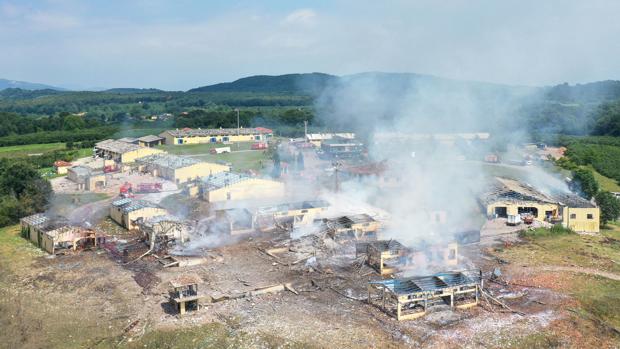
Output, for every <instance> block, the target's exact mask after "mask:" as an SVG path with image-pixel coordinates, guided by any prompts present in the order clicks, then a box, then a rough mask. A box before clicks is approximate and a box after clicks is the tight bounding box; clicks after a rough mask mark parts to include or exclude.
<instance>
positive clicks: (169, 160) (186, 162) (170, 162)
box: [136, 153, 200, 170]
mask: <svg viewBox="0 0 620 349" xmlns="http://www.w3.org/2000/svg"><path fill="white" fill-rule="evenodd" d="M136 162H139V163H145V164H152V165H157V166H161V167H165V168H169V169H173V170H176V169H179V168H183V167H188V166H192V165H196V164H198V163H200V161H198V160H194V159H192V158H186V157H182V156H178V155H173V154H166V153H162V154H155V155H149V156H146V157H143V158H140V159H136Z"/></svg>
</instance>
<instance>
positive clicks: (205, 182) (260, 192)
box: [186, 172, 286, 203]
mask: <svg viewBox="0 0 620 349" xmlns="http://www.w3.org/2000/svg"><path fill="white" fill-rule="evenodd" d="M186 190H187V193H188V194H189V196H190V197H195V196H198V197H200V198H201V199H203V200H205V201H208V202H211V203H213V202H223V201H230V200H265V199H275V198H282V197H284V196H285V195H286V190H285V185H284V183H282V182H278V181H274V180H270V179H263V178H256V177H250V176H247V175H244V174H239V173H234V172H220V173H215V174H213V175H210V176H206V177H202V178H201V179H199V180H197V181H195V182H194V183H192V184H191V185H188V187H187V188H186Z"/></svg>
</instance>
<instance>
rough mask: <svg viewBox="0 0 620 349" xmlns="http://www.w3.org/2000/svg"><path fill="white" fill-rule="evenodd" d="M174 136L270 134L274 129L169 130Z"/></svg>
mask: <svg viewBox="0 0 620 349" xmlns="http://www.w3.org/2000/svg"><path fill="white" fill-rule="evenodd" d="M164 133H168V134H170V135H171V136H173V137H201V136H202V137H206V136H232V135H236V134H242V135H253V134H270V133H273V131H272V130H270V129H268V128H264V127H256V128H239V129H237V128H211V129H200V128H199V129H191V128H184V129H181V130H168V131H165V132H164Z"/></svg>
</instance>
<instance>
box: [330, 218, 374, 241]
mask: <svg viewBox="0 0 620 349" xmlns="http://www.w3.org/2000/svg"><path fill="white" fill-rule="evenodd" d="M319 222H321V223H322V224H323V230H324V231H326V232H327V234H329V236H331V237H332V238H333V239H335V240H336V239H352V240H363V239H377V238H378V237H379V229H381V223H380V222H379V221H377V220H375V219H374V218H372V217H371V216H369V215H367V214H365V213H364V214H356V215H348V216H340V217H336V218H324V219H322V220H320V221H319Z"/></svg>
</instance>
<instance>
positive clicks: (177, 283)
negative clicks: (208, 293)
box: [170, 274, 203, 288]
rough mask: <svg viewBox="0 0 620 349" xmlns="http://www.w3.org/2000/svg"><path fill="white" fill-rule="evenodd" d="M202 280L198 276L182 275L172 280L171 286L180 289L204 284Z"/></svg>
mask: <svg viewBox="0 0 620 349" xmlns="http://www.w3.org/2000/svg"><path fill="white" fill-rule="evenodd" d="M202 282H203V281H202V279H201V278H200V277H199V276H198V275H196V274H186V275H180V276H177V277H176V278H174V279H172V280H170V284H171V285H172V287H174V288H179V287H183V286H189V285H196V284H202Z"/></svg>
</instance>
